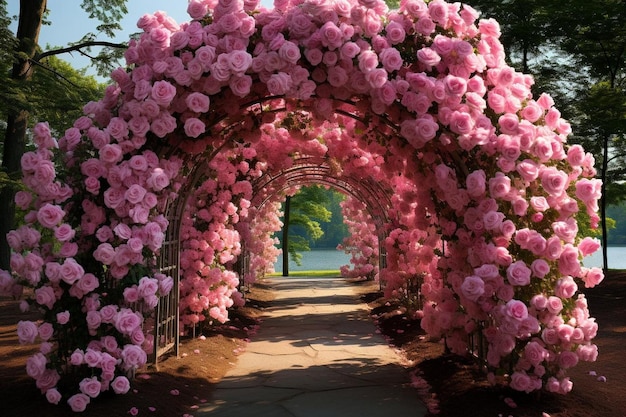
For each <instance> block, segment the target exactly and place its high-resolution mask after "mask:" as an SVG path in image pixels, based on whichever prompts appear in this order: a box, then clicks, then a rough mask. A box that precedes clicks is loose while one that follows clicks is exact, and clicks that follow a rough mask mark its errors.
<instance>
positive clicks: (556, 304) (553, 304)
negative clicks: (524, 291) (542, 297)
mask: <svg viewBox="0 0 626 417" xmlns="http://www.w3.org/2000/svg"><path fill="white" fill-rule="evenodd" d="M546 308H547V309H548V311H549V312H550V313H552V314H559V313H560V312H561V310H563V301H561V299H560V298H559V297H555V296H553V295H551V296H550V297H548V303H547V305H546Z"/></svg>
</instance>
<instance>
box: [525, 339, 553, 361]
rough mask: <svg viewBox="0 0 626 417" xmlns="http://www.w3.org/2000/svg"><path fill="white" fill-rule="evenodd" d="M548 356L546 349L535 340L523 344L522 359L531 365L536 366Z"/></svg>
mask: <svg viewBox="0 0 626 417" xmlns="http://www.w3.org/2000/svg"><path fill="white" fill-rule="evenodd" d="M547 356H548V351H547V350H546V349H545V348H544V347H543V346H542V345H541V344H540V343H539V342H536V341H532V342H529V343H528V344H526V346H524V359H526V360H527V361H528V362H530V364H531V365H532V366H537V365H539V364H540V363H541V362H543V360H544V359H546V358H547Z"/></svg>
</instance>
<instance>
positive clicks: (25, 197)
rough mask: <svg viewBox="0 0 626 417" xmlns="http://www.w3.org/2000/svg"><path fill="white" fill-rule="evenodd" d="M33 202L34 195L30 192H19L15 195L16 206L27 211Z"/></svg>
mask: <svg viewBox="0 0 626 417" xmlns="http://www.w3.org/2000/svg"><path fill="white" fill-rule="evenodd" d="M32 201H33V195H32V194H31V193H30V192H28V191H18V192H17V193H15V205H16V206H18V207H19V208H21V209H22V210H26V209H27V208H28V207H29V206H30V203H31V202H32Z"/></svg>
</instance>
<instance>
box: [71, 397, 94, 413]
mask: <svg viewBox="0 0 626 417" xmlns="http://www.w3.org/2000/svg"><path fill="white" fill-rule="evenodd" d="M67 404H68V405H69V406H70V408H71V409H72V411H74V412H77V413H81V412H83V411H85V410H86V409H87V405H88V404H89V397H88V396H87V395H85V394H82V393H81V394H74V395H72V396H71V397H70V398H69V399H68V400H67Z"/></svg>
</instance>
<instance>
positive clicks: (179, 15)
mask: <svg viewBox="0 0 626 417" xmlns="http://www.w3.org/2000/svg"><path fill="white" fill-rule="evenodd" d="M80 3H81V0H48V9H50V14H49V20H50V21H51V25H49V26H44V27H42V29H41V33H40V35H39V44H40V45H42V48H43V49H44V50H47V49H49V48H48V47H47V45H50V46H52V47H64V46H67V44H68V43H71V42H76V41H78V40H79V39H81V38H82V36H83V35H84V34H86V33H88V32H93V31H94V29H95V26H96V25H97V24H98V22H97V21H95V20H92V19H89V18H88V16H87V13H85V12H84V11H83V9H81V8H80ZM187 3H188V1H187V0H128V1H127V7H128V14H127V15H126V17H125V18H124V20H123V21H122V22H121V26H122V28H123V30H122V31H121V32H119V34H118V35H117V36H116V38H114V39H108V38H106V37H104V36H102V37H100V38H99V39H98V40H112V41H114V42H125V41H127V40H128V37H129V35H130V34H132V33H136V32H138V31H139V30H138V29H137V20H138V19H139V18H140V17H141V16H142V15H144V14H146V13H153V12H155V11H157V10H162V11H165V12H166V13H167V14H168V15H169V16H171V17H173V18H174V20H176V21H177V22H179V23H180V22H185V21H188V20H189V15H188V14H187ZM262 3H263V4H264V5H266V6H270V5H271V4H272V3H273V1H272V0H262ZM8 12H9V15H10V16H12V15H17V14H18V13H19V1H18V0H9V1H8ZM12 27H13V30H14V32H15V30H17V24H16V23H15V24H14V25H13V26H12ZM59 58H61V59H64V60H66V61H68V62H70V63H71V64H72V65H73V66H74V67H75V68H84V67H87V66H89V61H88V59H87V58H84V57H81V56H80V54H77V53H74V54H73V55H69V54H65V55H60V56H59ZM90 73H91V71H90Z"/></svg>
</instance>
